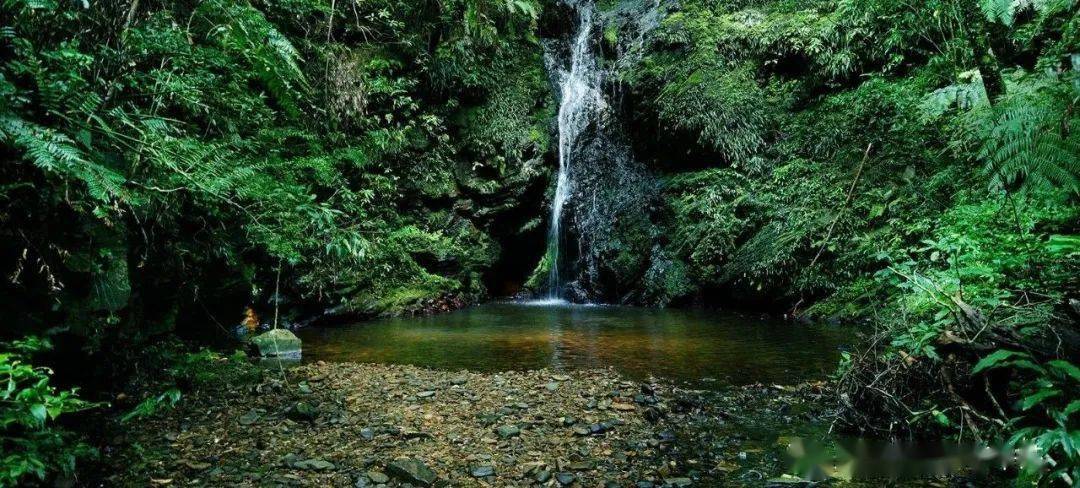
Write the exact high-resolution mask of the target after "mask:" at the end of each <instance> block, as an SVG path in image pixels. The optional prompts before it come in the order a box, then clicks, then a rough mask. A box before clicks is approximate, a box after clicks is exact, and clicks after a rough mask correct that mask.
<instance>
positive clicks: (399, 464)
mask: <svg viewBox="0 0 1080 488" xmlns="http://www.w3.org/2000/svg"><path fill="white" fill-rule="evenodd" d="M386 471H387V473H389V474H390V475H391V476H393V477H395V478H397V479H398V480H401V481H403V482H405V483H412V484H414V485H420V486H431V485H432V483H435V480H436V479H437V478H438V475H436V474H435V472H434V471H432V470H431V468H429V467H427V465H426V464H424V462H423V461H420V460H419V459H414V458H401V459H395V460H394V461H392V462H391V463H390V464H388V465H387V466H386Z"/></svg>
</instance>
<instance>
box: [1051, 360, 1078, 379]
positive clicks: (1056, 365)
mask: <svg viewBox="0 0 1080 488" xmlns="http://www.w3.org/2000/svg"><path fill="white" fill-rule="evenodd" d="M1046 365H1047V366H1050V368H1051V369H1053V370H1056V371H1059V372H1061V373H1062V374H1064V375H1065V376H1067V377H1069V378H1072V379H1073V380H1075V381H1080V368H1077V367H1076V365H1075V364H1073V363H1070V362H1068V361H1064V360H1061V359H1055V360H1053V361H1050V362H1048V363H1046Z"/></svg>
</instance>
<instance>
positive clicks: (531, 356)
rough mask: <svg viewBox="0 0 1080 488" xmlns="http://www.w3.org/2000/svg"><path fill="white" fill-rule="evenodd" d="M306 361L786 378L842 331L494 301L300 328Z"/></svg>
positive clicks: (816, 367)
mask: <svg viewBox="0 0 1080 488" xmlns="http://www.w3.org/2000/svg"><path fill="white" fill-rule="evenodd" d="M298 335H299V336H300V338H301V339H302V340H303V341H304V360H305V361H318V360H323V361H339V362H341V361H356V362H371V363H394V364H412V365H416V366H424V367H430V368H440V369H449V370H458V369H468V370H473V371H480V372H496V371H506V370H523V369H535V368H544V367H547V368H552V369H556V370H567V369H581V368H596V367H608V366H612V367H614V368H615V369H617V370H618V371H620V372H621V373H623V374H625V375H627V376H629V377H632V378H635V379H644V378H647V377H649V376H650V375H651V376H656V377H659V378H665V379H668V380H674V381H680V382H687V383H691V384H694V385H695V386H700V387H707V386H708V385H723V384H747V383H754V382H763V383H793V382H798V381H803V380H808V379H814V378H822V377H824V376H825V375H826V374H828V372H829V371H831V370H832V369H833V368H835V366H836V361H837V359H838V357H839V348H840V347H841V345H843V344H844V343H845V339H846V338H847V337H848V336H849V334H848V331H845V330H843V329H839V328H835V327H829V326H808V325H800V324H793V323H790V322H783V321H778V320H768V319H762V318H759V317H756V316H749V315H741V314H735V313H731V312H720V311H705V310H677V309H647V308H634V307H616V306H583V305H571V304H566V303H558V302H546V303H535V304H529V303H493V304H487V305H480V306H476V307H471V308H467V309H464V310H460V311H457V312H453V313H448V314H442V315H434V316H427V317H406V318H392V319H381V320H375V321H369V322H362V323H358V324H354V325H346V326H338V327H315V328H307V329H303V330H301V331H299V332H298Z"/></svg>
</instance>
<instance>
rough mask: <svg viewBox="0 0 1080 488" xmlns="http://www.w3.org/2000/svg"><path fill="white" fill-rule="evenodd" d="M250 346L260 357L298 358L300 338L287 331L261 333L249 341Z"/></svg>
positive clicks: (276, 330)
mask: <svg viewBox="0 0 1080 488" xmlns="http://www.w3.org/2000/svg"><path fill="white" fill-rule="evenodd" d="M251 344H252V345H253V346H254V347H255V350H256V351H257V352H258V353H259V355H260V356H262V357H267V358H270V357H276V358H299V357H300V354H301V343H300V338H299V337H296V334H293V333H292V332H291V331H289V330H287V329H274V330H269V331H266V332H263V333H262V334H259V335H257V336H255V337H253V338H252V339H251Z"/></svg>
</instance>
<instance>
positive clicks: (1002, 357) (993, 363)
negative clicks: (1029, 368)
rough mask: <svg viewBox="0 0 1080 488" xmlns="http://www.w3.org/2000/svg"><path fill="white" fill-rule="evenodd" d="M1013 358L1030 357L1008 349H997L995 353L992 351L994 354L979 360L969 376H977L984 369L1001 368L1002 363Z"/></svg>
mask: <svg viewBox="0 0 1080 488" xmlns="http://www.w3.org/2000/svg"><path fill="white" fill-rule="evenodd" d="M1013 357H1024V358H1027V357H1030V356H1028V355H1027V354H1026V353H1023V352H1019V351H1010V350H1008V349H998V350H997V351H994V352H992V353H990V355H989V356H986V357H984V358H982V359H980V360H979V362H978V363H976V364H975V367H974V368H972V369H971V374H978V373H979V372H980V371H983V370H985V369H989V368H996V367H998V366H1002V363H1003V362H1004V361H1006V360H1008V359H1010V358H1013Z"/></svg>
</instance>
